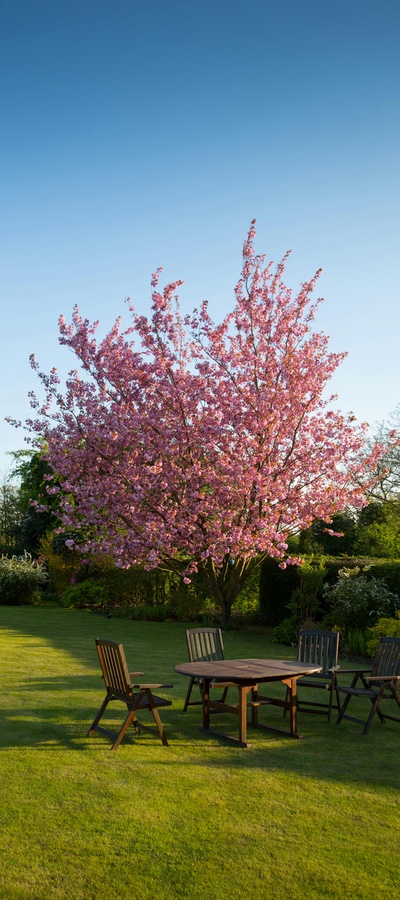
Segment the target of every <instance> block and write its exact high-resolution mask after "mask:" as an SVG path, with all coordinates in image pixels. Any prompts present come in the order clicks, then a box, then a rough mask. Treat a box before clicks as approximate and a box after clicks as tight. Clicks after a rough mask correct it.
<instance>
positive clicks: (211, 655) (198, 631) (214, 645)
mask: <svg viewBox="0 0 400 900" xmlns="http://www.w3.org/2000/svg"><path fill="white" fill-rule="evenodd" d="M186 640H187V646H188V652H189V659H190V662H200V661H202V662H208V661H210V662H211V661H212V660H214V659H224V645H223V642H222V634H221V629H220V628H189V630H188V631H187V632H186Z"/></svg>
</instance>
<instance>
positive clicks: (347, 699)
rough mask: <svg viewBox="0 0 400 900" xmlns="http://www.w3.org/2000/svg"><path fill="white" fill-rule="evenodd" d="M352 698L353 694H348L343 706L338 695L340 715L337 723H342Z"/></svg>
mask: <svg viewBox="0 0 400 900" xmlns="http://www.w3.org/2000/svg"><path fill="white" fill-rule="evenodd" d="M350 699H351V694H346V699H345V700H344V702H343V705H342V706H341V705H340V701H339V697H338V706H339V715H338V717H337V719H336V725H340V723H341V721H342V719H343V716H344V714H345V712H346V709H347V707H348V705H349V703H350Z"/></svg>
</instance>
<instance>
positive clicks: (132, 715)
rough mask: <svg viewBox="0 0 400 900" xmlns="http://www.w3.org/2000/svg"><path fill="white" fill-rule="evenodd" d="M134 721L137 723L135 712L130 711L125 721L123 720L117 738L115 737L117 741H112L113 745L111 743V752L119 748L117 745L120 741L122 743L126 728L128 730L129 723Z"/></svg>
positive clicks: (133, 710)
mask: <svg viewBox="0 0 400 900" xmlns="http://www.w3.org/2000/svg"><path fill="white" fill-rule="evenodd" d="M135 721H136V722H137V719H136V710H135V709H131V710H130V712H129V713H128V715H127V717H126V719H125V722H124V724H123V726H122V728H121V731H120V732H119V734H118V736H117V739H116V740H115V741H114V743H113V745H112V747H111V750H117V748H118V747H119V745H120V743H121V741H122V738H123V737H124V736H125V734H126V732H127V731H128V728H129V726H130V724H131V722H135Z"/></svg>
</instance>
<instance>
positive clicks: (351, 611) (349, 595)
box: [323, 568, 400, 635]
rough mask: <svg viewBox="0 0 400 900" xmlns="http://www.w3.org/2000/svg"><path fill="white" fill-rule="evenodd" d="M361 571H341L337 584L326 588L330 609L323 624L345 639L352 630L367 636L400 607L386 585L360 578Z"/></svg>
mask: <svg viewBox="0 0 400 900" xmlns="http://www.w3.org/2000/svg"><path fill="white" fill-rule="evenodd" d="M359 572H360V569H359V568H355V569H341V570H340V572H339V578H338V581H337V582H336V584H334V585H326V586H325V588H324V592H323V597H324V600H325V602H326V604H327V606H328V607H329V608H330V610H329V612H328V614H327V615H326V616H325V619H324V624H325V625H326V626H328V627H330V628H337V629H338V630H339V631H342V632H344V633H345V634H346V635H347V634H348V633H349V632H350V631H351V630H356V631H363V632H365V631H366V630H367V628H370V627H371V626H373V625H375V624H376V622H377V620H378V619H379V618H381V617H382V616H390V615H391V614H393V613H394V612H395V610H396V609H397V608H398V607H399V606H400V599H399V597H398V596H397V595H396V594H392V593H391V592H390V591H389V590H388V588H387V587H386V585H385V584H384V582H383V581H381V580H380V579H378V578H367V577H366V575H365V574H364V573H363V574H361V575H360V574H359Z"/></svg>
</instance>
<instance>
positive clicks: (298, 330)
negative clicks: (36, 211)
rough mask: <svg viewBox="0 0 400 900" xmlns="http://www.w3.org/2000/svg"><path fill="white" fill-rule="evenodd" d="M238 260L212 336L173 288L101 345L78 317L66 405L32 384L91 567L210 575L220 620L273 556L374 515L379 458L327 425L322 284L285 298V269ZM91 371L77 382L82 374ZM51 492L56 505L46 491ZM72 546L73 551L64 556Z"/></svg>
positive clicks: (68, 329)
mask: <svg viewBox="0 0 400 900" xmlns="http://www.w3.org/2000/svg"><path fill="white" fill-rule="evenodd" d="M254 225H255V223H254V222H253V223H252V225H251V229H250V231H249V234H248V237H247V239H246V241H245V243H244V248H243V269H242V274H241V277H240V280H239V282H238V284H237V286H236V289H235V295H236V302H235V305H234V309H233V311H232V312H231V313H229V314H228V315H227V316H226V317H225V319H224V320H223V322H222V323H221V324H220V325H214V324H213V322H212V320H211V318H210V316H209V312H208V307H207V303H203V304H202V305H201V308H200V309H199V310H195V311H194V312H193V314H192V315H189V316H185V317H184V316H182V315H181V313H180V308H179V301H178V298H177V296H175V292H176V289H177V288H178V286H179V285H180V284H181V283H182V282H180V281H178V282H175V283H174V284H169V285H168V286H167V287H166V288H164V290H163V292H162V293H160V292H159V291H158V289H157V286H158V280H159V275H160V272H161V270H160V269H159V270H158V271H157V273H156V274H155V275H154V276H153V279H152V287H153V295H152V316H151V318H150V319H147V318H145V317H143V316H138V315H137V314H136V313H135V310H134V307H133V306H132V304H131V303H130V302H129V309H130V313H131V316H132V324H131V325H130V327H128V328H127V329H126V330H122V328H121V322H120V319H117V321H116V323H115V325H114V327H113V328H112V329H111V331H110V333H109V334H108V335H107V336H106V337H105V338H104V340H101V341H97V340H96V337H95V332H96V328H97V326H98V323H97V322H95V323H94V324H90V323H89V321H88V320H86V319H83V318H81V316H80V315H79V312H78V309H77V307H75V308H74V312H73V318H72V324H71V325H67V324H66V322H65V320H64V318H63V317H61V318H60V320H59V325H60V335H61V336H60V339H59V340H60V343H61V344H63V345H65V346H66V347H68V348H69V349H70V350H72V352H73V353H74V354H75V356H76V357H77V359H78V360H79V363H80V367H81V374H78V371H76V370H73V371H71V372H70V373H69V377H68V380H67V383H66V387H65V391H64V393H61V392H60V388H59V384H60V382H59V378H58V376H57V372H56V370H55V369H53V370H52V371H51V373H50V375H44V374H43V373H40V372H39V371H38V366H37V363H36V361H35V359H34V358H33V357H32V367H33V368H34V369H35V370H37V371H38V374H39V377H40V379H41V381H42V382H43V385H44V387H45V395H46V397H45V400H44V402H39V401H38V400H37V399H36V397H35V395H34V394H32V395H31V403H32V406H33V408H34V409H35V410H36V416H37V418H36V419H32V420H28V422H27V427H28V429H29V430H30V431H31V432H33V435H34V436H33V441H34V443H36V445H38V446H43V444H45V446H46V448H47V450H46V457H47V459H48V461H49V463H50V465H51V467H52V469H53V470H54V472H55V473H56V475H57V478H58V484H60V485H61V488H62V496H61V508H62V521H63V524H64V526H68V527H80V526H82V525H85V526H90V528H89V532H88V529H87V528H86V529H85V533H86V534H87V533H89V534H90V535H91V536H90V538H88V539H87V540H86V541H85V542H84V544H83V545H82V550H83V551H84V553H86V554H87V553H88V552H92V553H107V554H110V553H111V554H112V555H113V557H114V560H115V562H116V564H117V565H120V566H129V565H132V564H137V563H141V564H144V565H145V567H147V568H152V567H156V566H161V567H163V568H167V569H170V570H173V571H175V572H176V571H179V572H181V573H182V577H183V580H184V582H185V583H189V582H190V580H191V579H192V577H193V576H194V575H195V573H201V575H202V576H203V578H204V579H205V584H206V585H207V589H208V591H209V593H210V595H211V596H212V597H213V598H214V600H215V602H216V603H217V604H218V605H219V606H220V607H221V608H222V610H223V614H224V617H225V620H228V619H229V617H230V612H231V608H232V605H233V603H234V602H235V600H236V598H237V597H238V594H239V592H240V590H241V589H242V587H243V585H244V583H245V581H246V579H247V578H248V576H249V575H250V574H251V573H252V572H253V571H254V569H255V567H256V566H259V565H260V563H261V562H262V560H263V559H264V558H265V557H266V556H273V557H277V558H279V559H281V560H282V566H285V565H286V564H287V563H288V562H289V563H290V562H294V561H295V560H292V559H290V558H288V556H287V549H288V547H287V541H288V537H289V536H290V535H292V534H294V533H297V532H298V531H300V530H301V529H304V528H307V527H308V526H309V525H310V524H311V523H312V522H313V521H314V520H315V519H323V520H324V521H328V522H329V520H330V519H331V517H332V516H333V515H334V514H335V513H337V512H340V511H341V510H343V509H344V508H345V507H346V506H349V505H351V506H354V507H361V506H363V505H364V504H365V502H366V501H365V491H366V490H367V489H368V488H369V487H370V486H371V483H372V481H373V475H372V473H373V471H374V468H375V466H376V463H377V460H378V458H379V455H380V454H381V453H382V450H381V448H380V447H379V446H378V445H377V446H374V447H373V448H371V449H370V450H369V453H368V456H366V454H365V430H366V427H367V426H366V425H361V426H357V425H356V424H355V422H354V417H353V416H352V415H349V416H345V415H343V414H341V413H340V412H338V411H336V410H334V409H333V408H332V405H331V401H332V400H333V399H334V397H330V398H325V397H324V392H325V387H326V385H327V382H328V381H329V379H330V378H331V376H332V374H333V373H334V371H335V370H336V368H337V366H338V365H339V364H340V362H341V361H342V359H343V357H344V355H345V354H342V353H340V354H338V353H331V352H329V351H328V338H327V337H326V336H325V335H324V334H322V333H316V332H314V331H313V330H312V323H313V320H314V315H315V310H316V307H317V305H318V303H319V302H320V301H316V302H315V303H312V292H313V290H314V287H315V283H316V280H317V278H318V275H319V274H320V273H319V272H317V274H316V275H315V277H314V278H312V279H311V281H309V282H304V283H303V284H302V285H301V289H300V291H299V293H298V295H297V296H296V297H294V296H293V295H292V292H291V291H290V290H289V289H288V288H287V287H286V286H285V284H284V283H283V280H282V278H283V274H284V267H285V261H286V258H287V255H286V256H285V257H284V259H283V261H282V262H281V263H280V264H279V265H278V266H277V268H276V270H275V271H273V269H272V263H270V264H269V265H266V264H265V257H264V256H259V255H255V253H254V249H253V243H254V237H255V228H254ZM82 372H83V374H82ZM48 490H49V493H52V492H57V491H60V487H59V486H57V485H55V484H53V485H51V483H50V484H49V487H48ZM70 543H71V542H70Z"/></svg>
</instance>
